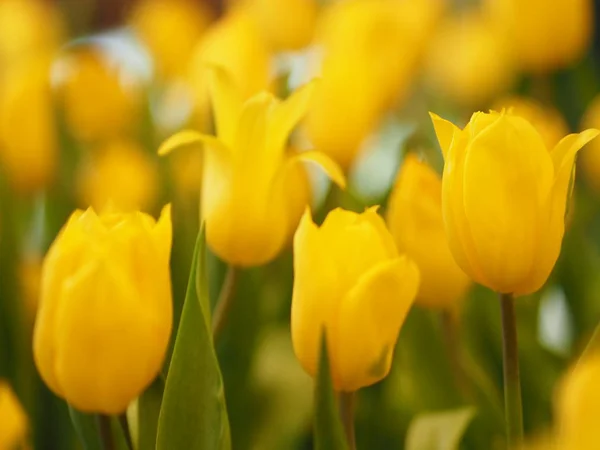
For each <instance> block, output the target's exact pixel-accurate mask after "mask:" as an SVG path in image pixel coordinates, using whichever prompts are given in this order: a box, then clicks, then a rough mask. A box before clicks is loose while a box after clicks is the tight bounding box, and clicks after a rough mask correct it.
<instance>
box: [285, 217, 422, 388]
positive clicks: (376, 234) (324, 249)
mask: <svg viewBox="0 0 600 450" xmlns="http://www.w3.org/2000/svg"><path fill="white" fill-rule="evenodd" d="M376 209H377V208H370V209H368V210H367V211H365V212H364V213H363V214H357V213H354V212H350V211H345V210H342V209H335V210H333V211H332V212H330V213H329V215H328V216H327V218H326V219H325V222H324V223H323V225H322V226H321V227H320V228H319V227H317V225H315V224H314V223H313V221H312V219H311V216H310V211H309V210H308V209H307V210H306V212H305V214H304V216H303V217H302V220H301V221H300V225H299V227H298V230H297V231H296V234H295V236H294V290H293V297H292V319H291V320H292V322H291V327H292V341H293V344H294V352H295V353H296V357H297V358H298V360H299V361H300V363H301V364H302V366H303V367H304V369H305V370H306V371H307V372H308V373H309V374H310V375H311V376H313V377H314V376H315V375H316V373H317V368H318V362H319V351H320V347H321V346H320V343H321V335H322V332H323V330H325V332H326V336H327V347H328V351H329V362H330V366H331V376H332V379H333V383H334V387H335V389H336V390H338V391H355V390H357V389H359V388H361V387H364V386H368V385H371V384H373V383H376V382H377V381H379V380H381V379H382V378H384V377H385V376H386V375H387V374H388V372H389V370H390V366H391V362H392V356H393V351H394V346H395V345H396V339H397V338H398V333H399V331H400V328H401V326H402V323H403V322H404V318H405V317H406V314H407V313H408V311H409V309H410V307H411V305H412V303H413V301H414V299H415V296H416V294H417V291H418V288H419V270H418V269H417V266H416V265H415V264H414V263H413V262H412V261H411V260H409V259H408V258H407V257H406V256H400V255H399V254H398V250H397V249H396V246H395V244H394V241H393V239H392V236H391V235H390V233H389V231H388V230H387V229H386V227H385V223H384V221H383V219H382V218H381V217H380V216H379V215H378V214H377V212H376Z"/></svg>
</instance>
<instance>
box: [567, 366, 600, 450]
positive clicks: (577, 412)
mask: <svg viewBox="0 0 600 450" xmlns="http://www.w3.org/2000/svg"><path fill="white" fill-rule="evenodd" d="M599 385H600V356H599V355H593V356H591V357H588V358H587V359H584V360H582V361H581V362H579V363H578V364H577V365H576V366H575V367H574V368H573V369H572V370H571V371H570V372H569V373H568V374H567V375H566V377H565V378H564V379H563V380H562V383H561V384H560V386H559V389H558V391H557V394H558V395H557V398H556V400H557V401H556V419H557V442H558V444H560V445H557V446H556V449H561V450H596V449H597V448H598V423H597V418H598V416H599V415H600V389H598V386H599Z"/></svg>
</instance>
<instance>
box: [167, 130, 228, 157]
mask: <svg viewBox="0 0 600 450" xmlns="http://www.w3.org/2000/svg"><path fill="white" fill-rule="evenodd" d="M196 144H204V145H205V148H208V149H211V150H217V151H221V152H223V153H226V154H229V149H228V148H227V147H226V146H225V145H224V144H223V142H222V141H221V140H219V139H217V138H216V137H214V136H209V135H207V134H202V133H198V132H197V131H193V130H183V131H180V132H179V133H176V134H174V135H173V136H171V137H170V138H168V139H167V140H166V141H165V142H163V143H162V144H161V146H160V147H159V149H158V154H159V155H160V156H165V155H168V154H169V153H171V152H172V151H173V150H176V149H178V148H181V147H188V146H190V145H196Z"/></svg>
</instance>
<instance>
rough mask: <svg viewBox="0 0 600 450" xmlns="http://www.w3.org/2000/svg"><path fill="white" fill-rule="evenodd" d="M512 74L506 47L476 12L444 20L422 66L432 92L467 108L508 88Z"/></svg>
mask: <svg viewBox="0 0 600 450" xmlns="http://www.w3.org/2000/svg"><path fill="white" fill-rule="evenodd" d="M514 74H515V70H514V65H513V62H512V60H511V54H510V50H509V48H508V47H507V46H506V45H505V41H504V40H503V39H501V37H500V36H498V34H497V33H496V32H495V31H494V30H493V28H492V27H491V26H490V23H489V20H487V19H486V17H485V16H484V15H483V14H481V13H480V12H478V11H470V12H467V13H462V14H460V15H458V16H456V17H449V18H448V19H446V21H445V22H444V23H443V24H441V26H440V27H439V28H438V31H437V34H436V36H435V37H434V39H433V41H432V43H431V46H430V49H429V52H428V55H427V59H426V64H425V78H426V80H427V82H428V84H429V86H430V88H431V90H432V91H434V92H435V93H437V94H438V95H440V96H443V97H445V98H448V99H449V100H451V101H453V102H455V103H458V104H460V105H467V106H473V105H476V106H480V105H482V104H483V103H484V102H486V101H488V100H489V99H490V98H492V97H493V96H494V95H496V94H498V93H500V92H502V91H503V90H505V89H506V88H508V87H509V86H510V84H511V82H512V80H513V78H514Z"/></svg>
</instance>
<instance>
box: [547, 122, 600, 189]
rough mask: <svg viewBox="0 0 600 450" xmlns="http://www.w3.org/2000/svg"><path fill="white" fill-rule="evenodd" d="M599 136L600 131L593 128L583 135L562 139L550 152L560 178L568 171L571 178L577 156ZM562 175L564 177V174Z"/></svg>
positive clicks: (578, 134)
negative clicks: (572, 167)
mask: <svg viewBox="0 0 600 450" xmlns="http://www.w3.org/2000/svg"><path fill="white" fill-rule="evenodd" d="M598 134H600V130H596V129H594V128H591V129H589V130H585V131H582V132H581V133H574V134H569V135H568V136H565V137H564V138H562V139H561V140H560V142H559V143H558V144H556V146H555V147H554V148H553V149H552V151H551V152H550V154H551V156H552V161H553V162H554V170H555V173H556V174H558V176H559V177H560V176H561V174H562V172H563V171H564V170H566V171H567V173H568V174H569V176H570V174H571V166H572V165H573V159H574V158H575V155H576V154H577V152H578V151H579V150H581V148H582V147H583V146H584V145H585V144H587V143H588V142H590V141H591V140H592V139H594V138H596V137H597V136H598ZM562 175H563V176H564V174H562Z"/></svg>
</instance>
